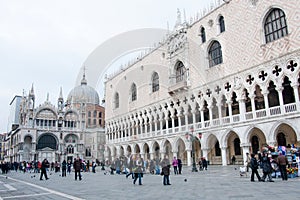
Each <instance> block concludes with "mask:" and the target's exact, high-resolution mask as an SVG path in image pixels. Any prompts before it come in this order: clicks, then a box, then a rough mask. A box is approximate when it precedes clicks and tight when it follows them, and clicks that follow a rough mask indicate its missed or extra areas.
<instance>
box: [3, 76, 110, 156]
mask: <svg viewBox="0 0 300 200" xmlns="http://www.w3.org/2000/svg"><path fill="white" fill-rule="evenodd" d="M35 102H36V97H35V93H34V88H33V86H32V88H31V90H30V91H29V94H28V95H23V96H22V97H20V96H16V97H15V98H14V99H13V101H12V103H11V104H10V106H11V110H12V112H11V116H10V117H11V118H10V119H11V120H10V122H9V123H10V124H11V131H10V132H9V133H8V134H7V135H6V137H5V150H4V159H5V160H6V161H9V162H14V161H17V162H20V161H33V160H42V159H44V158H47V159H48V160H49V161H51V162H54V161H58V162H61V161H62V160H63V159H66V160H73V159H74V158H75V157H80V158H82V159H84V160H90V161H92V160H96V159H98V160H99V161H100V160H103V159H104V144H105V135H104V119H105V110H104V108H103V107H102V106H100V104H99V96H98V93H97V92H96V91H95V89H93V88H92V87H90V86H88V85H87V81H86V79H85V74H84V75H83V78H82V81H81V84H80V85H79V86H76V87H75V88H74V89H72V90H71V92H70V93H69V95H68V98H67V100H66V101H64V98H63V95H62V90H60V94H59V97H58V99H57V105H56V106H55V105H53V104H52V103H51V102H49V97H47V100H46V101H45V102H44V103H43V104H42V105H39V106H36V103H35Z"/></svg>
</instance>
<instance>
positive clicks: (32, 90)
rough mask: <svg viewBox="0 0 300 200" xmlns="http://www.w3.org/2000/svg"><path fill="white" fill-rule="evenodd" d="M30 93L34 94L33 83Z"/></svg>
mask: <svg viewBox="0 0 300 200" xmlns="http://www.w3.org/2000/svg"><path fill="white" fill-rule="evenodd" d="M29 95H31V96H34V89H33V83H32V85H31V89H30V92H29Z"/></svg>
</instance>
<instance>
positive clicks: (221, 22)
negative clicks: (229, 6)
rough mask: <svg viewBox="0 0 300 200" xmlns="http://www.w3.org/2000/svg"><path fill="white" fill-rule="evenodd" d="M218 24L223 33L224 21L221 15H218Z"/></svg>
mask: <svg viewBox="0 0 300 200" xmlns="http://www.w3.org/2000/svg"><path fill="white" fill-rule="evenodd" d="M219 25H220V33H223V32H224V31H225V21H224V17H223V16H220V17H219Z"/></svg>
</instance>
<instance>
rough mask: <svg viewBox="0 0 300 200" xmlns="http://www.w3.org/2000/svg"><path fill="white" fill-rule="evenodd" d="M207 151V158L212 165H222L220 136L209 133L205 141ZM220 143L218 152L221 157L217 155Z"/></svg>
mask: <svg viewBox="0 0 300 200" xmlns="http://www.w3.org/2000/svg"><path fill="white" fill-rule="evenodd" d="M205 141H206V142H205V147H203V149H205V151H206V154H207V155H205V154H204V156H207V160H209V161H210V163H211V164H222V153H221V143H220V138H219V135H218V134H214V133H212V132H210V133H208V134H207V136H206V140H205ZM217 143H219V148H220V149H218V152H219V154H220V155H218V154H217V150H216V148H215V146H216V144H217Z"/></svg>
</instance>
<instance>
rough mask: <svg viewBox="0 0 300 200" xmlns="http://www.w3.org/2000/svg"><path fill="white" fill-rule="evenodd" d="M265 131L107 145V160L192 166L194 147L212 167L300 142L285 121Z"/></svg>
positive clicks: (178, 137)
mask: <svg viewBox="0 0 300 200" xmlns="http://www.w3.org/2000/svg"><path fill="white" fill-rule="evenodd" d="M269 130H272V131H273V134H265V131H269ZM265 131H263V130H262V129H260V128H259V127H250V128H249V130H246V133H245V134H240V133H238V132H236V131H234V130H225V131H224V132H223V133H220V132H219V133H216V134H215V133H209V134H207V135H206V136H205V137H204V138H202V137H197V139H196V140H194V141H192V142H191V140H189V138H188V137H187V134H185V135H184V136H176V137H171V138H166V139H163V138H162V139H154V140H152V141H146V142H137V143H132V144H129V145H125V144H124V145H112V146H107V147H106V150H107V157H110V158H111V159H112V160H114V159H115V158H117V157H123V156H125V157H129V156H130V155H134V154H140V155H141V156H142V157H143V158H144V159H156V158H163V157H164V156H165V155H167V156H168V157H169V158H172V157H174V156H176V157H178V158H181V159H182V161H183V163H184V164H187V165H190V164H191V162H192V160H191V157H192V146H191V145H194V148H195V149H194V152H195V158H196V159H197V160H199V159H200V158H201V157H206V159H208V160H209V161H210V163H211V164H223V165H228V164H230V158H231V157H232V156H233V155H235V156H236V157H237V161H238V163H240V164H243V163H244V162H245V159H246V157H245V154H246V153H248V152H251V153H252V152H253V153H256V154H257V153H258V152H259V151H260V150H261V149H262V147H264V145H271V146H289V145H291V144H298V143H299V142H298V140H297V138H299V137H300V136H299V135H298V134H296V131H295V129H294V128H293V127H292V125H290V124H288V123H286V122H282V123H276V124H274V125H273V127H271V129H265ZM266 138H269V140H267V139H266ZM192 143H193V144H192ZM223 155H225V156H223Z"/></svg>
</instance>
